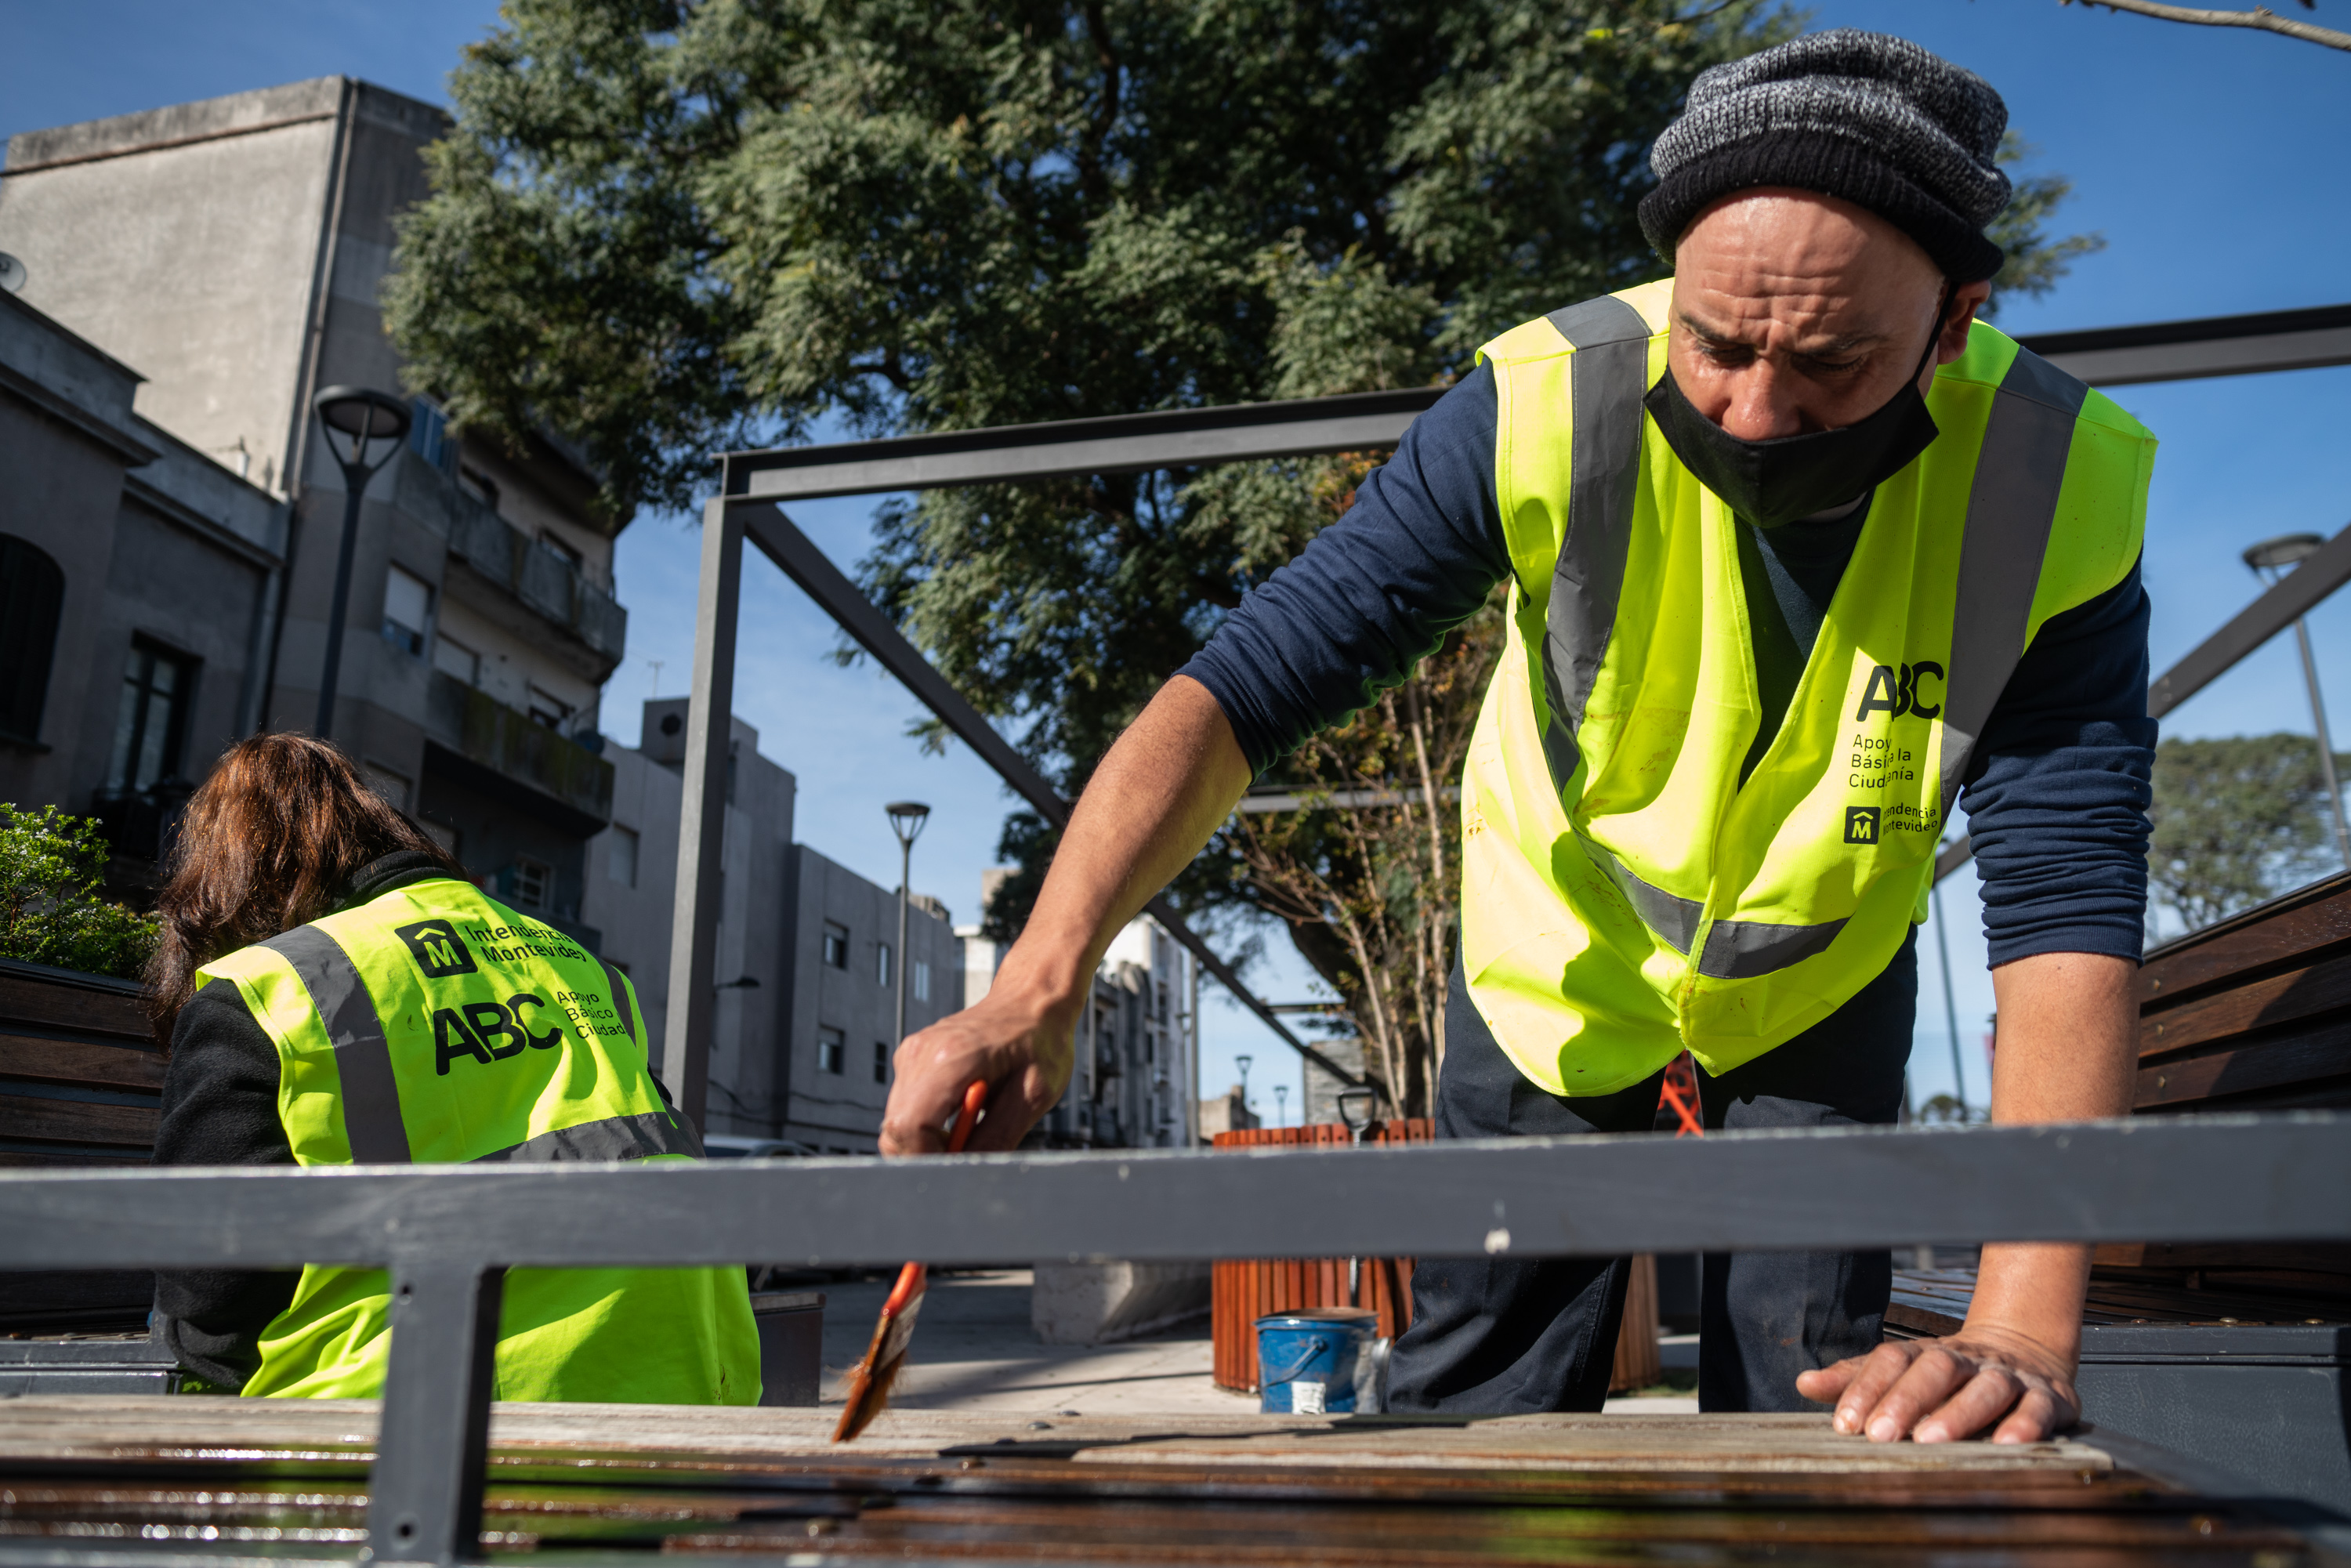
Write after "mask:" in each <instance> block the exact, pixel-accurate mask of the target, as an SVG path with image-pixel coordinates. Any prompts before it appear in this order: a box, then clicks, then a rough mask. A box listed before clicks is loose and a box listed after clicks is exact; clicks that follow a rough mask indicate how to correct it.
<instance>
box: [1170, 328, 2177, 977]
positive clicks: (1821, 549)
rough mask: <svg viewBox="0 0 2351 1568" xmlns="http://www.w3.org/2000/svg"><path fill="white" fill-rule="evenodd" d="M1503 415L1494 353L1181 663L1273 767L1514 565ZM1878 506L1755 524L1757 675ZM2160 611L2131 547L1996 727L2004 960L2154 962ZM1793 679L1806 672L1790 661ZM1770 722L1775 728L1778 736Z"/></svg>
mask: <svg viewBox="0 0 2351 1568" xmlns="http://www.w3.org/2000/svg"><path fill="white" fill-rule="evenodd" d="M1496 415H1497V403H1496V399H1495V392H1494V380H1493V375H1492V372H1491V371H1489V370H1488V369H1487V368H1486V367H1484V366H1482V365H1481V366H1479V368H1478V369H1477V370H1476V371H1473V372H1471V373H1470V374H1469V375H1468V376H1467V377H1466V378H1464V379H1463V381H1462V382H1460V384H1459V385H1458V386H1456V387H1455V388H1453V390H1452V391H1450V392H1447V393H1446V395H1445V396H1444V397H1443V398H1441V399H1439V400H1438V402H1437V405H1436V406H1435V407H1434V408H1432V409H1430V410H1429V411H1428V412H1427V413H1425V414H1423V415H1421V416H1420V418H1419V419H1418V420H1417V421H1416V422H1415V423H1414V424H1413V426H1412V428H1411V429H1410V430H1408V431H1407V432H1405V437H1404V440H1403V442H1402V444H1400V445H1399V446H1398V447H1397V449H1396V454H1395V458H1394V459H1393V460H1391V461H1390V462H1389V463H1387V464H1386V465H1384V466H1383V467H1381V468H1378V469H1376V470H1374V472H1373V473H1372V474H1371V475H1370V476H1367V477H1366V478H1365V479H1364V483H1363V484H1362V485H1361V486H1359V487H1358V489H1357V490H1356V494H1355V504H1354V506H1353V507H1352V508H1351V509H1350V510H1349V511H1348V513H1347V515H1346V516H1345V517H1342V518H1340V519H1339V520H1338V521H1337V522H1336V523H1334V524H1332V526H1331V527H1330V528H1326V529H1324V530H1323V531H1322V533H1321V534H1320V535H1318V536H1316V538H1314V539H1313V540H1312V541H1311V543H1310V544H1308V545H1307V547H1306V549H1305V550H1304V551H1303V552H1302V553H1301V554H1300V556H1299V558H1298V559H1296V560H1294V561H1292V562H1290V564H1289V565H1287V566H1285V567H1283V568H1282V569H1281V570H1279V571H1277V572H1275V573H1274V574H1273V575H1272V576H1271V577H1270V578H1269V579H1268V580H1266V581H1265V583H1264V584H1263V585H1262V586H1260V587H1259V589H1258V590H1257V591H1255V592H1253V593H1251V594H1250V595H1249V597H1248V598H1247V599H1246V600H1244V601H1242V603H1241V605H1240V608H1239V609H1238V610H1237V611H1235V612H1233V614H1232V615H1231V616H1230V617H1229V618H1228V620H1227V621H1226V622H1225V624H1224V625H1223V626H1222V627H1220V628H1219V629H1218V630H1217V634H1216V635H1215V636H1214V637H1213V638H1211V639H1210V640H1209V643H1208V645H1207V647H1206V648H1204V649H1202V650H1201V652H1200V653H1199V654H1198V655H1197V656H1196V657H1195V658H1194V659H1193V660H1192V661H1191V663H1190V664H1186V666H1185V667H1184V671H1183V673H1184V674H1186V675H1189V676H1191V677H1192V678H1193V679H1194V680H1196V681H1198V682H1199V683H1200V684H1201V685H1204V686H1206V687H1207V689H1208V691H1209V693H1210V695H1213V696H1215V698H1216V699H1217V704H1218V706H1221V707H1222V708H1223V709H1224V713H1225V716H1226V718H1227V719H1228V721H1230V723H1231V724H1232V727H1233V734H1234V736H1235V737H1237V738H1238V741H1239V742H1240V747H1241V751H1242V753H1243V755H1245V756H1246V757H1247V758H1249V765H1250V767H1252V768H1255V769H1256V770H1257V771H1258V772H1259V773H1263V772H1264V771H1265V770H1266V769H1268V768H1270V767H1272V766H1273V765H1274V764H1275V763H1277V762H1279V761H1280V759H1281V758H1284V757H1286V756H1288V755H1289V754H1290V752H1291V751H1292V750H1294V749H1295V748H1296V747H1298V745H1299V744H1300V742H1301V741H1303V740H1304V739H1305V738H1306V737H1308V736H1309V735H1311V734H1313V733H1314V732H1315V731H1317V730H1319V729H1322V728H1323V727H1326V726H1329V725H1332V724H1335V723H1337V722H1339V721H1341V720H1343V719H1344V718H1345V717H1346V716H1348V715H1350V714H1352V713H1353V712H1355V711H1356V710H1357V709H1359V708H1362V707H1364V706H1366V705H1368V704H1369V703H1371V702H1372V701H1373V700H1374V699H1375V698H1376V697H1377V696H1378V695H1379V694H1380V693H1381V692H1382V691H1384V690H1386V689H1387V688H1388V687H1390V686H1393V685H1396V684H1397V683H1398V682H1400V681H1402V680H1403V679H1404V678H1405V674H1407V673H1408V672H1409V671H1410V670H1411V668H1412V666H1413V665H1414V664H1416V663H1417V662H1418V661H1419V660H1420V659H1422V658H1425V657H1426V655H1427V654H1428V653H1431V652H1433V651H1434V650H1435V649H1436V647H1437V644H1438V643H1440V642H1442V641H1443V640H1444V637H1445V634H1446V633H1447V632H1450V631H1451V630H1452V629H1453V628H1454V627H1456V626H1458V625H1459V624H1461V622H1464V621H1466V620H1468V618H1469V617H1470V616H1471V615H1472V614H1474V613H1476V612H1477V610H1478V608H1479V606H1480V605H1482V604H1483V603H1484V602H1485V601H1486V597H1487V595H1488V594H1489V593H1490V592H1491V591H1493V588H1494V585H1495V584H1496V583H1498V582H1500V581H1501V580H1503V579H1504V578H1506V577H1508V576H1509V575H1510V552H1509V550H1508V549H1507V548H1506V547H1505V545H1504V542H1503V536H1502V520H1501V509H1500V507H1499V505H1498V504H1497V503H1496V500H1495V497H1494V426H1495V420H1496ZM1866 511H1867V506H1866V503H1865V505H1864V506H1863V507H1861V508H1860V509H1858V510H1856V511H1855V513H1854V514H1853V515H1852V517H1849V518H1847V519H1844V520H1841V521H1839V522H1833V523H1825V524H1818V525H1805V524H1800V523H1799V524H1790V525H1787V527H1786V528H1780V529H1776V530H1772V531H1770V532H1764V531H1761V530H1757V529H1753V528H1746V527H1744V526H1743V525H1742V527H1741V534H1742V547H1743V548H1742V549H1741V551H1740V554H1741V557H1742V560H1743V561H1744V562H1745V564H1746V566H1747V570H1746V572H1745V574H1744V575H1745V576H1746V579H1747V584H1748V594H1749V598H1750V604H1751V605H1753V606H1754V607H1755V608H1756V609H1757V610H1758V611H1759V612H1760V611H1764V610H1766V609H1768V610H1769V611H1770V612H1772V613H1756V614H1752V615H1750V621H1751V622H1754V623H1756V624H1757V625H1758V626H1760V627H1763V628H1765V629H1766V630H1765V632H1761V633H1759V636H1761V637H1764V638H1767V639H1769V640H1770V641H1769V642H1768V643H1766V644H1765V645H1761V646H1759V648H1758V650H1757V653H1758V664H1759V673H1760V674H1765V675H1767V676H1768V674H1770V671H1769V670H1768V669H1765V668H1763V667H1764V666H1767V665H1774V664H1785V663H1786V660H1787V656H1788V654H1789V653H1791V652H1792V651H1794V652H1801V651H1805V650H1809V648H1810V647H1811V644H1812V642H1813V637H1814V635H1815V633H1816V632H1818V629H1819V626H1820V622H1821V617H1822V612H1823V611H1824V610H1825V609H1826V606H1827V603H1828V599H1829V596H1830V594H1831V593H1833V592H1834V590H1835V587H1836V581H1837V579H1838V578H1839V577H1840V576H1841V575H1842V574H1843V572H1844V565H1845V562H1846V561H1847V560H1848V559H1850V558H1851V555H1852V549H1853V544H1854V541H1855V538H1858V536H1859V533H1860V528H1861V521H1862V518H1863V517H1864V516H1865V514H1866ZM1782 638H1784V639H1786V640H1787V646H1786V647H1780V646H1778V645H1777V644H1778V641H1779V640H1780V639H1782ZM1801 664H1802V659H1801V658H1798V659H1797V661H1796V665H1797V667H1801ZM1783 684H1784V685H1786V686H1787V687H1789V688H1790V689H1792V687H1793V685H1794V680H1793V676H1792V674H1790V675H1789V676H1788V678H1787V680H1786V681H1785V682H1784V683H1783ZM1762 685H1764V687H1765V693H1764V695H1765V703H1766V706H1767V708H1770V707H1771V706H1773V705H1772V700H1771V699H1772V697H1773V696H1774V695H1776V696H1777V698H1778V706H1779V707H1780V708H1782V709H1784V707H1785V705H1786V700H1787V692H1786V691H1780V692H1777V693H1776V694H1775V693H1774V692H1773V691H1772V690H1771V686H1772V685H1773V683H1772V682H1771V681H1770V680H1769V679H1766V680H1764V681H1763V682H1762ZM1767 716H1768V715H1767ZM1774 727H1775V726H1774V725H1772V724H1769V723H1767V724H1766V726H1765V727H1764V728H1765V737H1768V735H1769V733H1770V731H1771V729H1772V728H1774ZM1759 744H1761V741H1759ZM2154 746H2155V721H2154V720H2152V719H2150V718H2148V717H2147V593H2146V591H2145V589H2144V588H2142V587H2141V585H2140V582H2139V572H2138V567H2137V563H2133V565H2132V567H2131V570H2130V571H2129V573H2128V575H2126V577H2125V578H2124V579H2123V580H2122V581H2120V582H2119V583H2117V584H2116V585H2115V586H2114V587H2113V588H2112V589H2110V590H2108V591H2106V592H2105V593H2103V594H2101V595H2099V596H2098V597H2097V598H2095V599H2094V600H2091V601H2089V602H2087V603H2085V604H2082V605H2079V606H2076V607H2075V608H2074V609H2072V610H2069V611H2066V612H2064V613H2063V614H2060V615H2056V616H2053V617H2052V618H2051V619H2050V620H2049V621H2048V622H2047V623H2046V624H2044V625H2043V627H2042V629H2041V632H2040V634H2039V635H2038V636H2037V637H2035V638H2034V639H2033V641H2032V646H2031V647H2030V648H2028V649H2027V650H2026V651H2025V653H2024V657H2023V658H2022V660H2021V661H2020V662H2019V663H2018V664H2017V667H2016V673H2015V674H2013V675H2012V676H2011V678H2010V680H2009V683H2008V687H2007V690H2006V691H2005V692H2003V693H2002V694H2001V700H2000V702H1999V705H1998V706H1995V707H1994V708H1993V710H1992V714H1991V720H1990V722H1989V723H1987V724H1986V725H1985V727H1984V732H1983V735H1982V737H1981V738H1980V740H1979V741H1978V743H1977V746H1976V749H1975V754H1974V756H1973V757H1972V758H1970V762H1969V768H1968V776H1967V779H1966V780H1965V789H1964V790H1963V791H1962V793H1961V795H1960V805H1961V807H1962V809H1963V810H1965V811H1966V812H1967V815H1968V827H1969V834H1970V839H1971V840H1972V841H1973V843H1974V847H1975V853H1976V860H1977V862H1978V864H1979V866H1980V870H1981V873H1982V877H1983V893H1984V935H1985V937H1986V938H1987V940H1988V942H1989V945H1990V948H1991V963H1992V965H1993V966H1994V967H1998V966H1999V965H2001V964H2006V963H2010V962H2012V961H2013V960H2015V959H2018V958H2023V957H2028V956H2032V954H2035V953H2107V954H2112V955H2114V956H2116V957H2121V958H2128V959H2130V960H2132V961H2133V962H2136V961H2137V958H2138V956H2139V947H2140V942H2141V939H2142V934H2143V921H2144V918H2145V914H2146V907H2147V831H2148V830H2147V804H2148V800H2149V782H2148V780H2149V775H2150V773H2151V771H2152V769H2153V766H2154Z"/></svg>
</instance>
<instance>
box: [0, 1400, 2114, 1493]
mask: <svg viewBox="0 0 2351 1568" xmlns="http://www.w3.org/2000/svg"><path fill="white" fill-rule="evenodd" d="M376 1419H377V1407H376V1405H375V1402H374V1401H372V1400H303V1401H291V1400H268V1401H260V1400H255V1401H241V1402H240V1401H227V1400H193V1399H184V1398H182V1399H172V1398H142V1397H137V1396H78V1397H65V1396H30V1395H28V1396H25V1397H23V1398H20V1399H16V1400H11V1401H9V1402H8V1403H7V1405H6V1406H5V1410H0V1465H5V1464H7V1463H11V1462H21V1461H25V1460H43V1461H57V1460H64V1459H94V1458H106V1457H109V1456H119V1455H120V1454H123V1453H126V1452H131V1451H134V1450H135V1451H139V1452H148V1451H152V1450H154V1449H157V1448H188V1449H219V1450H223V1451H245V1452H248V1453H252V1452H258V1451H260V1450H263V1449H271V1448H278V1449H286V1450H289V1451H292V1450H298V1451H302V1452H314V1453H328V1452H332V1451H336V1450H341V1451H344V1452H346V1453H356V1452H362V1451H364V1450H365V1449H366V1448H368V1447H369V1446H370V1445H371V1443H372V1442H373V1440H374V1427H375V1422H376ZM832 1419H833V1413H831V1412H825V1411H815V1410H810V1411H797V1410H789V1409H779V1408H754V1409H741V1408H721V1407H708V1406H637V1405H629V1406H611V1405H510V1404H502V1405H499V1406H496V1410H495V1411H494V1412H493V1416H492V1425H491V1442H492V1445H493V1446H494V1447H495V1448H497V1449H499V1450H500V1451H502V1452H507V1453H511V1454H515V1455H524V1454H527V1453H528V1452H530V1451H533V1450H563V1451H567V1452H580V1453H596V1454H602V1455H606V1456H611V1457H612V1458H626V1457H628V1456H632V1455H639V1456H642V1455H670V1456H689V1455H700V1456H705V1457H743V1458H758V1459H760V1460H764V1461H781V1460H785V1459H789V1458H810V1457H815V1458H825V1459H827V1460H830V1459H832V1458H840V1457H842V1456H843V1454H844V1450H843V1449H842V1448H841V1447H839V1446H837V1445H835V1444H833V1443H832V1442H831V1424H832ZM996 1448H1008V1449H1011V1450H1015V1452H1016V1453H1017V1452H1019V1451H1023V1450H1030V1451H1034V1450H1050V1452H1051V1453H1053V1454H1055V1455H1064V1456H1068V1457H1073V1458H1084V1459H1086V1460H1088V1461H1090V1462H1092V1463H1098V1464H1105V1465H1157V1464H1168V1463H1176V1464H1199V1463H1203V1462H1206V1461H1210V1460H1213V1461H1215V1462H1216V1463H1217V1465H1219V1466H1230V1465H1234V1464H1239V1465H1244V1466H1250V1467H1258V1466H1268V1465H1271V1466H1280V1467H1287V1468H1290V1469H1497V1468H1510V1469H1527V1470H1559V1471H1578V1472H1596V1471H1617V1470H1642V1471H1651V1472H1659V1473H1663V1472H1673V1471H1692V1470H1703V1471H1711V1472H1732V1471H1739V1472H1749V1473H1774V1474H1778V1473H1787V1474H1799V1473H1808V1474H1865V1473H1882V1472H1904V1473H1908V1472H1914V1471H1917V1472H1938V1473H1941V1472H1952V1471H1958V1470H1969V1471H1977V1470H1984V1471H2009V1470H2055V1471H2064V1472H2069V1473H2070V1472H2078V1471H2081V1470H2085V1469H2088V1470H2095V1471H2103V1470H2105V1469H2110V1468H2111V1461H2110V1460H2109V1459H2107V1458H2106V1457H2105V1454H2104V1452H2103V1451H2102V1450H2100V1449H2098V1448H2095V1446H2093V1445H2089V1444H2085V1443H2079V1442H2074V1441H2071V1440H2067V1441H2062V1442H2054V1443H2042V1444H2020V1445H1993V1444H1990V1443H1958V1444H1947V1445H1940V1446H1931V1447H1923V1448H1922V1447H1919V1446H1917V1445H1911V1444H1893V1445H1887V1444H1875V1443H1869V1442H1866V1441H1864V1440H1862V1439H1859V1438H1855V1437H1840V1436H1838V1435H1837V1434H1836V1433H1835V1432H1834V1431H1832V1430H1831V1429H1830V1427H1829V1423H1828V1417H1827V1416H1825V1415H1801V1416H1566V1415H1560V1416H1506V1417H1498V1418H1493V1419H1480V1420H1476V1421H1465V1420H1462V1419H1460V1418H1458V1417H1443V1416H1437V1417H1426V1418H1417V1417H1401V1416H1382V1417H1374V1418H1370V1419H1349V1418H1346V1417H1315V1416H1295V1417H1293V1416H1256V1415H1234V1416H1193V1415H1183V1416H1164V1417H1160V1418H1157V1419H1154V1418H1151V1417H1109V1416H1076V1417H1067V1418H1057V1419H1055V1420H1053V1421H1050V1422H1049V1423H1046V1424H1045V1425H1044V1426H1043V1427H1042V1428H1041V1429H1040V1427H1038V1426H1037V1425H1035V1424H1034V1423H1032V1422H1031V1421H1030V1420H1029V1419H1027V1418H1025V1417H1021V1416H1004V1415H997V1414H965V1413H959V1412H942V1411H920V1410H915V1411H905V1410H893V1411H890V1412H888V1413H887V1414H886V1415H885V1416H884V1417H883V1419H882V1420H881V1421H879V1422H877V1423H876V1424H875V1425H874V1427H873V1428H872V1431H871V1433H870V1434H869V1435H868V1436H867V1437H861V1438H860V1439H859V1440H858V1442H857V1443H856V1444H855V1446H854V1450H853V1451H854V1453H855V1454H857V1455H859V1456H862V1457H864V1458H876V1459H880V1458H924V1459H939V1458H949V1459H956V1458H960V1457H966V1456H972V1455H986V1454H988V1453H989V1451H990V1450H992V1449H996Z"/></svg>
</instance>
